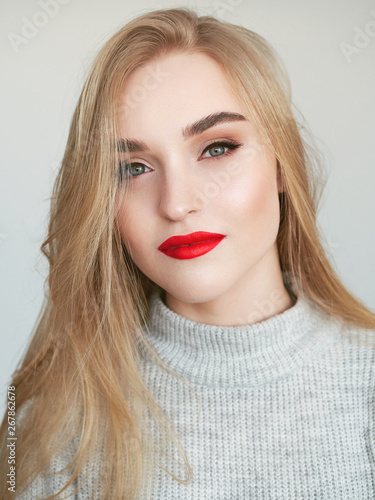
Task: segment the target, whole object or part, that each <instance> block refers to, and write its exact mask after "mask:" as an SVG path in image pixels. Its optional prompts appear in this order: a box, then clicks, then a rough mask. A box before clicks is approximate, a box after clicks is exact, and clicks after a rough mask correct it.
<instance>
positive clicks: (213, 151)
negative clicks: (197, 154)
mask: <svg viewBox="0 0 375 500" xmlns="http://www.w3.org/2000/svg"><path fill="white" fill-rule="evenodd" d="M240 146H242V144H239V143H238V142H235V141H216V142H213V143H212V144H210V145H209V146H207V147H206V148H205V149H204V151H203V154H202V158H214V159H219V158H221V157H222V156H227V155H230V154H231V152H232V151H234V150H235V149H237V148H239V147H240ZM225 150H226V151H225ZM206 152H209V153H210V156H203V155H204V153H206Z"/></svg>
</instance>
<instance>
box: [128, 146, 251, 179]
mask: <svg viewBox="0 0 375 500" xmlns="http://www.w3.org/2000/svg"><path fill="white" fill-rule="evenodd" d="M241 146H243V144H242V143H239V142H237V141H234V140H231V139H225V140H216V141H213V142H211V143H210V144H209V145H208V146H206V147H205V148H204V150H203V151H202V154H201V156H200V157H199V159H198V161H202V160H220V159H223V158H225V157H227V156H229V155H231V154H232V153H233V152H234V151H235V150H236V149H238V148H240V147H241ZM213 149H216V150H219V151H220V149H221V150H225V149H226V151H224V152H223V153H222V154H214V155H211V156H203V155H204V154H205V153H206V152H208V151H210V150H213ZM132 169H138V171H137V170H135V172H134V170H133V173H135V175H133V173H132ZM142 169H143V171H142ZM145 169H148V170H149V171H152V169H151V168H150V167H147V165H145V164H144V163H142V162H138V161H135V162H129V161H127V160H123V161H121V162H119V164H118V176H119V178H120V182H124V181H125V180H126V179H133V178H134V177H140V176H141V175H142V174H144V173H147V171H146V172H145Z"/></svg>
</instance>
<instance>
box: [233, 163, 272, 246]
mask: <svg viewBox="0 0 375 500" xmlns="http://www.w3.org/2000/svg"><path fill="white" fill-rule="evenodd" d="M223 205H225V206H226V208H227V214H229V213H230V214H231V217H232V223H233V226H234V227H236V226H238V224H239V223H240V224H241V225H243V226H244V228H248V229H250V230H251V234H252V235H253V236H255V234H258V235H259V236H265V235H266V234H270V235H272V237H274V233H275V232H277V230H278V227H279V219H280V212H279V196H278V190H277V184H276V179H274V177H273V174H272V173H269V174H268V173H267V172H265V171H264V169H262V168H260V169H258V170H254V171H252V172H251V173H249V174H248V175H247V176H245V175H243V176H240V177H239V178H237V179H236V180H234V181H233V182H232V183H231V186H230V189H229V190H228V191H227V192H226V194H225V201H224V203H223ZM249 234H250V233H249Z"/></svg>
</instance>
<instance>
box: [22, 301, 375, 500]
mask: <svg viewBox="0 0 375 500" xmlns="http://www.w3.org/2000/svg"><path fill="white" fill-rule="evenodd" d="M149 307H150V316H149V320H148V323H147V324H148V329H147V337H148V339H149V340H150V342H151V343H152V345H153V346H154V347H155V349H156V351H157V353H158V354H159V356H160V357H161V358H162V359H163V361H164V362H165V363H166V364H167V365H168V366H169V367H170V368H172V370H174V371H175V372H176V373H177V374H178V375H179V376H180V377H181V378H182V379H183V380H184V381H185V382H183V381H181V380H180V379H179V378H178V377H176V376H175V375H174V374H171V373H170V372H169V371H168V370H166V369H165V368H163V367H160V366H159V365H157V364H156V363H154V362H152V361H150V359H146V357H145V358H144V359H143V362H142V366H141V373H142V376H143V379H144V381H145V383H146V386H147V387H148V389H149V390H150V391H151V394H152V395H153V397H154V398H155V400H156V402H157V403H158V405H159V406H160V407H161V409H162V410H163V412H164V413H165V414H166V416H167V417H168V418H169V419H170V420H171V421H172V422H173V425H174V429H175V431H176V432H177V435H178V436H179V438H180V439H179V442H180V443H181V445H182V447H183V449H184V450H185V452H186V455H187V459H188V461H189V464H190V466H191V467H192V470H193V478H192V479H191V481H190V482H189V483H188V484H181V483H179V482H178V481H176V480H175V479H173V478H172V477H171V475H170V474H168V472H166V470H167V471H169V472H171V473H172V474H174V475H176V476H177V477H178V478H180V479H185V478H186V474H187V473H186V468H185V467H184V461H183V458H182V456H181V454H180V453H179V452H178V450H177V448H176V446H175V445H174V444H173V443H172V442H171V441H169V442H168V441H167V442H166V441H165V439H162V438H161V434H160V433H159V432H158V430H157V427H156V424H154V423H153V421H151V420H150V429H149V430H150V432H151V435H152V437H153V440H154V443H155V448H156V450H157V454H156V456H155V458H154V460H155V466H154V469H153V475H151V477H150V480H149V481H148V482H146V483H145V484H144V487H143V489H142V491H141V494H140V496H139V500H146V499H147V500H151V499H155V500H313V499H314V500H322V499H324V500H370V499H375V425H374V423H375V413H374V409H375V406H374V382H375V380H374V375H375V370H374V367H375V363H374V362H375V347H371V346H369V345H367V344H365V343H363V342H360V339H361V338H365V334H366V331H365V330H362V329H359V328H358V329H350V328H348V327H347V326H345V325H344V324H343V323H342V322H341V321H338V320H336V319H334V318H333V317H332V316H329V315H327V314H326V313H325V312H324V311H323V310H322V309H321V308H319V307H318V306H317V305H316V304H315V303H313V302H312V301H311V300H310V299H308V298H307V296H304V295H300V296H299V297H298V298H297V301H296V303H295V304H294V305H293V306H292V307H290V308H289V309H287V310H285V311H284V312H282V313H280V314H277V315H275V316H272V317H270V318H268V319H266V320H264V321H262V322H259V323H256V324H252V325H243V326H215V325H208V324H204V323H198V322H195V321H192V320H189V319H187V318H185V317H183V316H181V315H179V314H177V313H176V312H174V311H173V310H171V309H170V308H168V306H167V305H166V304H165V302H164V299H163V295H162V294H161V293H160V292H154V293H153V294H152V295H151V297H150V298H149ZM348 333H351V334H352V336H353V335H354V337H355V338H352V337H350V335H348ZM372 333H373V334H375V332H372ZM357 337H358V338H357ZM368 338H370V339H371V338H372V339H373V340H374V341H375V335H374V336H373V337H371V335H370V337H368ZM69 458H71V457H69ZM67 463H68V462H67V457H60V458H57V459H56V461H55V462H53V464H51V470H58V469H61V468H62V467H64V466H65V465H66V464H67ZM94 465H95V464H94ZM94 465H93V469H92V474H95V467H94ZM96 466H97V467H100V464H96ZM164 469H166V470H164ZM68 477H69V475H68V473H67V475H66V476H65V482H66V480H67V478H68ZM63 484H64V476H59V479H50V478H49V479H45V478H42V477H40V478H38V479H37V480H36V481H34V483H33V485H32V488H31V489H30V490H29V492H28V493H27V494H25V495H23V496H19V497H16V498H19V499H20V500H21V499H22V500H24V499H38V498H42V497H43V495H47V494H51V492H52V491H54V492H56V491H57V490H58V488H61V487H62V485H63ZM80 486H81V490H80V492H79V494H78V496H75V497H73V498H76V499H77V500H78V499H79V500H84V499H85V500H88V499H90V500H92V499H93V498H100V497H96V496H95V495H94V494H93V492H92V491H90V482H85V483H82V484H81V485H80ZM151 488H152V489H151ZM68 491H71V490H68ZM65 494H66V492H65ZM28 495H29V496H28Z"/></svg>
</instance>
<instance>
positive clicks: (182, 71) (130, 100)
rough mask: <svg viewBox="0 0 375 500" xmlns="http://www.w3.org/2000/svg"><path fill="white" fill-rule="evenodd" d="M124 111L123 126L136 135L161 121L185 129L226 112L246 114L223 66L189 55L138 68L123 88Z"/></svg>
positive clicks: (184, 54) (122, 104)
mask: <svg viewBox="0 0 375 500" xmlns="http://www.w3.org/2000/svg"><path fill="white" fill-rule="evenodd" d="M120 108H121V115H120V116H121V118H122V119H120V124H121V125H122V127H125V126H126V128H127V129H128V128H129V127H131V129H134V132H135V131H138V130H139V128H140V127H141V128H142V129H144V128H147V126H148V125H149V126H156V125H157V123H159V124H160V123H161V122H164V124H167V123H168V122H171V121H173V123H174V124H175V125H177V126H180V127H183V126H184V125H185V124H186V123H188V122H189V123H190V122H193V121H194V120H196V119H197V118H200V117H201V116H203V115H208V114H210V113H213V112H217V111H219V110H222V109H226V110H228V111H229V110H230V111H233V112H238V113H241V112H243V110H242V107H241V105H240V103H239V102H238V100H237V98H236V96H235V94H234V93H233V91H232V89H231V88H230V85H229V82H228V80H227V78H226V75H225V73H224V71H223V70H222V69H221V67H220V65H219V63H218V62H217V61H215V60H214V59H213V58H211V57H209V56H208V55H206V54H202V53H192V54H191V53H185V52H183V53H177V54H171V55H167V56H164V57H161V58H157V59H155V60H153V61H151V62H150V63H148V64H146V65H144V66H142V67H139V68H137V69H135V70H134V71H133V72H132V73H131V74H130V75H129V77H128V78H127V80H126V82H125V84H124V86H123V88H122V94H121V105H120ZM129 132H132V130H129Z"/></svg>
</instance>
